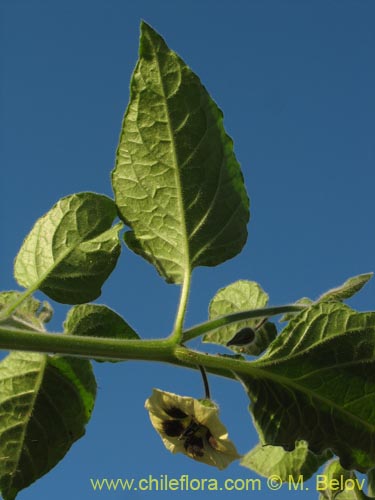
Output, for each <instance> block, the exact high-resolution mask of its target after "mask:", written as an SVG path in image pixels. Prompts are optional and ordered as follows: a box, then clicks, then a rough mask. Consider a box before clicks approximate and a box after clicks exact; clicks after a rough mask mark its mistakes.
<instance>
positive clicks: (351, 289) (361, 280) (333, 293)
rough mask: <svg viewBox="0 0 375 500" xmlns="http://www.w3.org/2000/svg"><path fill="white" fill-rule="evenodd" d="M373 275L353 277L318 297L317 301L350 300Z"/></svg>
mask: <svg viewBox="0 0 375 500" xmlns="http://www.w3.org/2000/svg"><path fill="white" fill-rule="evenodd" d="M373 274H374V273H367V274H360V275H358V276H353V277H352V278H349V279H348V280H346V281H345V283H343V284H342V285H340V286H338V287H337V288H332V290H328V292H325V293H323V295H321V296H320V297H319V299H318V301H321V300H345V299H350V297H353V295H355V294H356V293H358V292H359V291H360V290H361V289H362V288H363V287H364V286H365V284H366V283H367V282H368V281H369V280H370V279H371V278H372V276H373Z"/></svg>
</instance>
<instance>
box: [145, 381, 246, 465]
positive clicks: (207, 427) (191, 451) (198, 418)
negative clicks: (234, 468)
mask: <svg viewBox="0 0 375 500" xmlns="http://www.w3.org/2000/svg"><path fill="white" fill-rule="evenodd" d="M145 407H146V409H147V410H148V412H149V415H150V420H151V423H152V425H153V426H154V427H155V429H156V430H157V432H158V433H159V434H160V436H161V438H162V440H163V443H164V445H165V446H166V448H167V449H168V450H169V451H171V452H172V453H184V454H185V455H187V456H188V457H190V458H193V459H194V460H197V461H198V462H203V463H206V464H208V465H213V466H215V467H217V468H218V469H225V468H226V467H227V466H228V465H229V464H230V463H231V462H233V460H237V459H238V458H241V456H240V455H239V454H238V453H237V450H236V447H235V446H234V444H233V443H232V442H231V441H230V440H229V439H228V432H227V430H226V428H225V427H224V425H223V424H222V423H221V421H220V419H219V408H218V406H217V405H216V404H215V403H213V402H212V401H211V400H208V399H205V400H198V399H194V398H192V397H187V396H179V395H177V394H173V393H171V392H166V391H161V390H159V389H154V390H153V393H152V396H151V397H150V398H149V399H148V400H147V401H146V404H145Z"/></svg>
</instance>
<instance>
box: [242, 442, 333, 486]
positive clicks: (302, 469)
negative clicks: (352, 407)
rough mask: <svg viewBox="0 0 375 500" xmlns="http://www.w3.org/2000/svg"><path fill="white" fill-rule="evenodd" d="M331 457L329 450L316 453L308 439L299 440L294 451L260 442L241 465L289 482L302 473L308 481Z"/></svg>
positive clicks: (262, 474)
mask: <svg viewBox="0 0 375 500" xmlns="http://www.w3.org/2000/svg"><path fill="white" fill-rule="evenodd" d="M330 457H331V454H330V453H329V452H328V453H325V454H323V455H315V454H314V453H312V452H311V451H310V450H309V448H308V444H307V443H306V441H298V442H297V443H296V447H295V449H294V450H293V451H285V450H284V448H283V447H282V446H271V445H269V446H263V445H262V444H258V445H256V446H255V448H253V449H252V450H251V451H249V453H247V454H246V455H245V456H244V457H243V459H242V460H241V465H243V466H244V467H247V468H248V469H251V470H253V471H255V472H257V473H258V474H260V475H261V476H264V477H270V476H272V475H277V476H279V477H280V478H281V480H282V481H285V482H288V481H289V480H290V477H293V479H294V480H298V478H299V476H300V475H302V476H303V480H304V481H307V479H309V478H310V477H311V476H312V475H313V474H314V473H315V472H316V471H317V470H318V469H319V467H320V466H321V465H323V464H324V463H325V462H326V461H327V460H328V459H329V458H330Z"/></svg>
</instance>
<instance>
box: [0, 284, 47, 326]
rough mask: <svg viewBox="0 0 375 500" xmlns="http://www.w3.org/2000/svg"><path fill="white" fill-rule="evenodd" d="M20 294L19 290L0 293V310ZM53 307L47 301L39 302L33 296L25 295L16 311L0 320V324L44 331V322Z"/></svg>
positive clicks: (15, 299)
mask: <svg viewBox="0 0 375 500" xmlns="http://www.w3.org/2000/svg"><path fill="white" fill-rule="evenodd" d="M21 296H22V293H21V292H16V291H9V292H1V293H0V311H1V310H4V309H6V307H7V306H9V305H11V304H13V303H15V302H16V301H17V300H19V299H20V298H21ZM52 314H53V309H52V307H51V306H50V304H49V303H48V302H40V300H37V299H35V298H34V297H27V298H26V299H25V300H23V301H22V303H21V304H20V305H19V306H18V307H17V309H16V311H15V312H13V313H12V314H11V315H9V316H6V317H5V319H2V320H0V324H1V326H10V327H13V328H21V329H27V330H38V331H45V327H44V324H45V323H48V321H50V319H51V317H52Z"/></svg>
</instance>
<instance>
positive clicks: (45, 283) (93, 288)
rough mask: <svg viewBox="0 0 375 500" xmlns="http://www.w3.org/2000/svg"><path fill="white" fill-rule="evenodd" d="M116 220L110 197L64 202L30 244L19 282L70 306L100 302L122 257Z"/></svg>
mask: <svg viewBox="0 0 375 500" xmlns="http://www.w3.org/2000/svg"><path fill="white" fill-rule="evenodd" d="M116 215H117V214H116V206H115V204H114V202H113V201H112V200H111V199H110V198H107V197H106V196H102V195H98V194H95V193H78V194H74V195H71V196H67V197H65V198H62V199H61V200H60V201H59V202H58V203H56V205H54V207H53V208H52V209H51V210H50V211H49V212H47V213H46V214H45V215H44V216H43V217H41V218H40V219H39V220H38V221H37V222H36V224H35V225H34V227H33V229H32V230H31V232H30V233H29V235H28V236H27V238H26V239H25V241H24V243H23V245H22V247H21V249H20V251H19V253H18V255H17V258H16V261H15V265H14V274H15V278H16V280H17V281H18V283H19V284H20V285H22V286H24V287H26V288H32V289H34V290H35V289H37V288H39V289H40V290H42V291H43V292H44V293H45V294H47V295H48V296H49V297H51V298H52V299H54V300H56V301H58V302H63V303H66V304H80V303H83V302H88V301H90V300H94V299H96V298H97V297H98V296H99V295H100V293H101V286H102V284H103V283H104V281H105V280H106V279H107V278H108V276H109V274H110V273H111V272H112V270H113V268H114V267H115V265H116V262H117V259H118V257H119V254H120V244H119V240H118V232H119V230H120V228H121V225H117V226H114V227H111V226H112V223H113V221H114V219H115V217H116Z"/></svg>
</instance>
